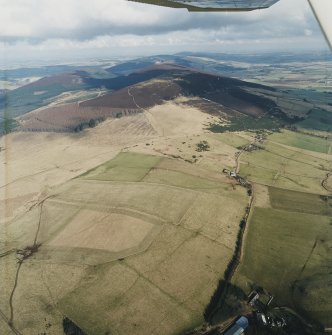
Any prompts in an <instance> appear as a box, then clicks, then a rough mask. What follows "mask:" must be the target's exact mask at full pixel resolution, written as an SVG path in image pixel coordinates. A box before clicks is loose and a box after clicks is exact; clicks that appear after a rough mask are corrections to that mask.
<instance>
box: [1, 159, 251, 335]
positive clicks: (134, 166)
mask: <svg viewBox="0 0 332 335" xmlns="http://www.w3.org/2000/svg"><path fill="white" fill-rule="evenodd" d="M246 205H247V195H246V192H245V190H244V189H243V188H240V187H234V185H232V184H231V183H230V180H228V179H227V178H226V177H224V176H223V175H222V174H220V173H219V174H217V173H210V172H209V171H207V170H205V169H203V168H198V167H195V166H193V165H192V164H189V163H184V162H179V161H177V160H174V159H173V160H172V159H168V158H162V157H159V156H149V155H143V154H138V153H120V154H119V155H118V156H116V157H115V158H114V159H113V160H111V161H109V162H107V163H105V164H103V165H100V166H98V167H96V168H95V169H92V170H90V171H88V172H87V173H85V174H83V175H82V176H80V177H78V178H76V179H73V180H71V181H69V182H67V183H65V184H63V185H61V186H59V187H57V188H56V189H54V190H53V192H52V195H51V197H50V198H48V199H47V200H45V201H44V203H43V206H42V208H41V209H40V208H38V207H36V208H35V209H32V210H31V211H30V212H29V214H28V215H26V216H25V217H24V218H21V219H18V220H17V222H16V227H22V229H24V230H22V231H21V233H22V234H21V235H20V234H16V236H15V238H14V236H13V239H12V240H13V241H15V240H16V242H15V243H21V244H22V245H24V244H25V243H26V241H28V240H32V239H33V233H32V232H35V229H32V227H34V225H35V222H36V221H38V218H40V229H39V231H38V242H39V243H41V244H42V247H41V249H40V250H39V252H38V253H37V254H36V255H35V256H34V262H32V263H31V264H30V263H27V265H24V264H23V266H22V270H21V271H22V272H21V273H24V274H25V276H27V277H26V278H28V276H30V275H32V274H31V273H30V272H32V271H35V269H36V267H37V264H38V263H40V262H42V263H43V264H44V263H46V264H47V263H49V264H58V265H57V266H55V268H56V271H59V269H60V268H61V264H66V266H67V267H68V269H71V268H73V269H77V270H75V271H74V272H72V271H71V270H70V271H68V272H67V273H63V274H62V276H63V277H67V276H68V277H71V276H72V275H73V276H74V279H73V281H70V279H69V278H66V279H64V280H63V283H68V282H69V281H70V282H71V284H70V285H69V287H66V288H64V289H63V292H60V293H58V292H57V290H59V287H58V286H57V285H58V284H56V283H55V282H54V281H53V280H50V278H49V275H48V274H47V275H46V272H45V271H46V270H43V276H44V280H43V281H42V282H40V281H36V282H34V283H32V284H31V285H32V286H33V290H34V292H35V293H36V292H39V293H38V294H39V295H40V300H38V299H37V300H36V304H35V306H34V308H32V309H31V312H27V313H26V315H25V316H24V315H20V319H19V320H17V322H16V323H15V324H16V325H17V327H20V329H22V330H27V329H29V327H32V328H31V329H36V328H34V327H36V325H30V324H29V317H31V313H37V314H38V315H41V316H42V315H44V314H45V312H44V311H43V310H44V307H42V305H43V303H42V301H43V300H45V299H46V300H47V299H48V298H46V297H45V287H47V290H48V291H47V290H46V291H47V292H49V294H51V296H52V297H53V299H54V301H56V309H57V310H58V311H59V313H60V315H61V314H62V315H66V316H67V317H69V318H70V319H71V320H73V321H74V322H75V323H77V324H78V325H79V326H80V327H81V328H82V329H83V330H84V331H86V332H87V333H88V334H96V335H97V334H107V333H108V332H111V333H112V334H128V333H135V334H142V335H143V334H144V335H145V334H146V333H147V332H149V333H151V334H165V335H166V334H177V333H181V332H183V331H184V330H186V329H190V328H192V327H194V326H195V325H198V324H200V323H201V322H202V321H203V312H204V309H205V307H206V305H207V304H208V303H209V301H210V298H211V296H212V295H213V293H214V290H215V289H216V287H217V284H218V281H219V279H220V278H222V277H223V274H224V271H225V269H226V267H227V264H228V262H229V260H230V258H231V257H232V254H233V250H234V247H235V241H236V236H237V233H238V229H239V223H240V220H241V218H242V216H243V215H244V212H245V207H246ZM29 215H30V217H29ZM29 222H30V224H29ZM23 227H24V228H23ZM28 231H30V233H28ZM25 233H27V235H25ZM13 243H14V242H13ZM66 266H65V267H64V268H63V269H64V271H65V269H66ZM40 271H41V270H37V273H39V272H40ZM13 274H14V272H13ZM20 276H21V278H22V275H20ZM33 276H35V275H33ZM21 280H25V279H21ZM38 282H39V285H38V284H37V283H38ZM43 283H44V284H43ZM44 285H45V286H44ZM61 290H62V289H60V291H61ZM7 293H8V292H7ZM3 294H4V293H3ZM15 297H16V299H15V301H14V308H15V310H18V309H19V305H22V306H23V307H22V308H26V307H25V306H27V305H28V300H29V297H28V296H25V295H22V294H20V293H18V294H17V295H15ZM4 298H5V299H4V301H6V299H7V297H6V295H5V296H4ZM52 317H53V318H55V319H56V318H57V317H59V316H54V313H53V312H52ZM53 322H54V323H56V321H54V320H52V323H53Z"/></svg>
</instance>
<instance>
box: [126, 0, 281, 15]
mask: <svg viewBox="0 0 332 335" xmlns="http://www.w3.org/2000/svg"><path fill="white" fill-rule="evenodd" d="M129 1H133V2H142V3H147V4H151V5H157V6H164V7H173V8H187V9H188V11H190V12H222V11H250V10H254V9H263V8H268V7H270V6H272V5H273V4H275V3H276V2H278V1H279V0H209V1H207V0H129Z"/></svg>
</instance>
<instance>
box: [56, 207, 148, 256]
mask: <svg viewBox="0 0 332 335" xmlns="http://www.w3.org/2000/svg"><path fill="white" fill-rule="evenodd" d="M152 228H153V224H151V223H149V222H145V221H143V220H140V219H137V218H134V217H130V216H127V215H122V214H116V213H111V214H110V213H105V212H97V211H93V210H88V209H83V210H81V211H80V212H79V213H78V214H77V215H76V216H75V217H74V219H73V220H72V221H71V222H70V223H69V224H68V225H67V226H66V227H65V229H64V230H62V231H61V232H60V233H59V234H58V235H57V236H56V237H55V238H54V239H53V240H51V241H50V242H49V245H50V246H54V247H71V248H88V249H98V250H109V251H113V252H119V251H122V250H125V249H129V248H133V247H135V246H137V245H138V244H139V243H140V242H141V241H142V240H143V239H144V238H145V237H146V236H147V235H148V234H149V232H150V231H151V230H152Z"/></svg>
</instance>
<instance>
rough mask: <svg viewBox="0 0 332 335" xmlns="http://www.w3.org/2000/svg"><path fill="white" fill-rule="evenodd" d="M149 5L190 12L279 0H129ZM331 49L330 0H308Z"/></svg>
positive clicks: (237, 8)
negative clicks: (182, 9)
mask: <svg viewBox="0 0 332 335" xmlns="http://www.w3.org/2000/svg"><path fill="white" fill-rule="evenodd" d="M129 1H133V2H141V3H146V4H151V5H157V6H164V7H173V8H187V9H188V11H191V12H223V11H250V10H255V9H263V8H268V7H271V6H272V5H274V4H275V3H276V2H278V1H280V0H129ZM308 1H309V3H310V5H311V8H312V10H313V12H314V13H315V15H316V18H317V20H318V22H319V24H320V26H321V28H322V31H323V33H324V35H325V37H326V40H327V41H328V43H329V45H330V47H331V49H332V18H331V17H332V0H308Z"/></svg>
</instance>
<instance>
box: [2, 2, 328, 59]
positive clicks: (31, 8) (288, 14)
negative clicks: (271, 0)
mask: <svg viewBox="0 0 332 335" xmlns="http://www.w3.org/2000/svg"><path fill="white" fill-rule="evenodd" d="M0 8H1V11H0V62H3V63H5V64H6V63H8V64H10V63H11V62H25V61H26V62H29V61H33V60H59V61H61V60H65V59H66V60H70V59H72V60H74V59H89V58H91V59H92V58H115V57H128V58H129V57H136V56H144V55H152V54H161V53H164V54H165V53H167V54H172V53H177V52H182V51H209V52H221V53H223V52H226V53H237V52H238V53H243V52H247V53H255V52H263V51H264V52H265V51H303V50H310V51H315V50H322V49H326V48H327V44H326V42H325V40H324V38H323V35H322V33H321V31H320V29H319V26H318V24H317V22H316V20H315V18H314V15H313V14H312V12H311V10H310V7H309V5H308V3H307V0H280V2H278V3H277V4H275V5H273V6H272V7H271V8H269V9H264V10H258V11H253V12H248V13H189V12H188V11H187V10H185V9H172V8H164V7H159V6H153V5H146V4H139V3H134V2H130V1H126V0H93V1H92V0H14V1H13V0H0Z"/></svg>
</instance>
